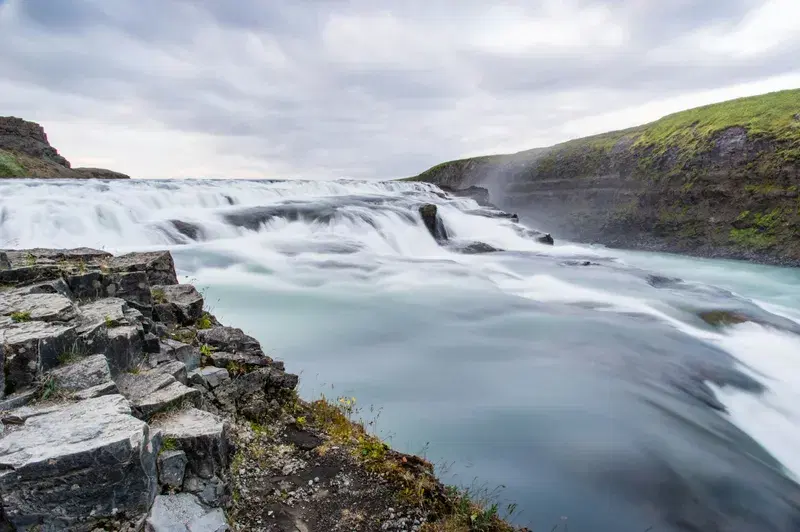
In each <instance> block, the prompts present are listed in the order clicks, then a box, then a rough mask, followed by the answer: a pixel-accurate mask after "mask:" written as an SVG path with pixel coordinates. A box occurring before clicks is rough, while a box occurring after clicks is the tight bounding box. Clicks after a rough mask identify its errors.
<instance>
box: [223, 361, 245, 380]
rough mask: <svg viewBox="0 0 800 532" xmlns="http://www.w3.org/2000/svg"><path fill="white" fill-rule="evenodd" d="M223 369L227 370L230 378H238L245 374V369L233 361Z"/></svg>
mask: <svg viewBox="0 0 800 532" xmlns="http://www.w3.org/2000/svg"><path fill="white" fill-rule="evenodd" d="M225 369H227V370H228V373H230V375H231V377H238V376H239V375H244V374H245V373H247V368H246V367H245V366H244V365H242V364H239V363H238V362H236V361H233V360H231V361H230V362H228V364H227V365H226V366H225Z"/></svg>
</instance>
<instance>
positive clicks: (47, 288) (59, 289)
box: [17, 279, 74, 301]
mask: <svg viewBox="0 0 800 532" xmlns="http://www.w3.org/2000/svg"><path fill="white" fill-rule="evenodd" d="M17 290H18V291H19V293H20V294H61V295H62V296H64V297H66V298H68V299H69V300H70V301H73V300H74V297H73V295H72V291H71V290H70V289H69V285H68V284H67V282H66V281H65V280H64V279H52V280H50V281H43V282H41V283H36V284H32V285H28V286H24V287H22V288H18V289H17Z"/></svg>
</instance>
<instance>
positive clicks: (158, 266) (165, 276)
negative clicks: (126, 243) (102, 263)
mask: <svg viewBox="0 0 800 532" xmlns="http://www.w3.org/2000/svg"><path fill="white" fill-rule="evenodd" d="M108 267H109V268H110V269H111V270H112V271H115V272H145V273H146V274H147V279H148V281H149V283H150V285H151V286H154V285H173V284H178V278H177V276H176V275H175V263H174V262H173V260H172V255H171V254H170V253H169V251H148V252H142V253H128V254H126V255H120V256H118V257H114V258H112V259H111V260H110V261H109V263H108Z"/></svg>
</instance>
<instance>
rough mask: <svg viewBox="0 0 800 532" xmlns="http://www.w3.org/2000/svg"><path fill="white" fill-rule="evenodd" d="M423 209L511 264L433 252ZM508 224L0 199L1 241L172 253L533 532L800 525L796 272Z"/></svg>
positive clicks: (346, 189)
mask: <svg viewBox="0 0 800 532" xmlns="http://www.w3.org/2000/svg"><path fill="white" fill-rule="evenodd" d="M424 203H433V204H436V205H437V207H438V211H439V215H440V217H441V219H442V221H443V223H444V224H445V226H446V229H447V232H448V234H449V236H450V237H451V239H452V240H453V242H456V243H457V242H476V241H477V242H481V243H484V244H487V245H489V246H491V247H493V248H496V249H499V250H501V251H499V252H495V253H485V254H475V255H467V254H462V253H458V252H457V250H456V248H455V247H451V246H448V245H442V244H441V243H437V242H436V241H435V240H434V239H433V238H432V237H431V235H430V234H429V233H428V232H427V230H426V229H425V226H424V224H423V223H422V220H421V218H420V216H419V213H418V207H419V206H420V205H422V204H424ZM499 214H500V213H497V212H495V211H493V210H492V209H488V210H487V209H486V208H485V207H482V206H480V205H478V204H477V203H476V202H475V201H474V200H472V199H469V198H459V197H453V196H451V195H448V194H445V193H443V192H442V191H441V190H439V189H438V188H437V187H435V186H433V185H429V184H425V183H404V182H370V181H349V180H340V181H233V180H230V181H227V180H219V181H188V180H187V181H137V180H131V181H117V182H103V181H83V182H77V181H57V180H6V181H0V247H2V248H28V247H80V246H88V247H95V248H102V249H106V250H109V251H113V252H124V251H128V250H140V249H153V248H169V249H171V250H172V251H173V254H174V256H175V259H176V265H177V267H178V269H179V272H180V273H181V274H182V275H183V276H184V278H192V280H193V282H195V283H198V284H200V285H204V286H206V287H207V289H208V291H209V294H210V295H212V296H214V297H213V298H212V299H213V300H214V301H215V304H216V305H217V310H216V312H217V313H218V314H220V315H221V317H223V318H225V319H226V321H230V322H236V323H248V324H249V326H250V328H251V330H249V331H248V332H250V333H251V334H254V335H255V336H257V337H258V338H259V340H261V341H262V343H264V344H265V345H266V346H270V345H274V346H275V347H276V348H278V349H280V350H281V352H280V353H279V356H281V357H283V358H285V359H286V360H287V364H289V365H298V366H300V367H299V368H298V369H304V367H305V366H308V367H307V368H305V369H307V370H309V371H318V372H320V373H322V375H321V377H320V380H324V381H325V382H328V383H331V382H336V384H337V385H338V386H340V388H341V389H346V390H352V391H353V392H354V393H358V394H359V395H362V396H364V397H366V398H367V399H368V400H371V401H374V402H375V403H376V404H381V405H385V406H386V408H387V413H386V418H385V419H384V422H385V423H389V424H390V425H391V427H390V428H391V430H392V432H394V433H401V434H402V438H405V439H402V440H400V441H399V442H395V443H399V444H400V446H401V447H402V446H403V442H404V441H409V442H411V441H414V442H418V441H428V440H423V439H430V441H432V447H431V449H432V450H433V451H435V452H438V453H440V454H441V456H442V457H443V458H445V459H452V460H455V461H459V460H464V461H466V460H469V461H471V462H472V463H474V464H475V465H476V467H477V471H478V472H479V473H480V475H479V476H480V477H481V479H485V480H486V481H487V482H489V483H491V482H494V481H497V482H498V483H505V484H506V485H508V486H509V490H510V493H508V496H509V498H512V499H515V500H516V502H517V503H518V504H519V505H520V506H521V507H523V508H525V509H526V515H524V516H523V518H520V519H521V520H522V522H523V523H527V522H528V520H530V521H531V522H532V523H533V524H534V525H535V526H536V527H546V526H549V525H551V524H552V520H553V519H556V518H557V517H554V514H553V512H555V513H556V514H557V515H568V516H569V518H570V520H571V521H570V523H571V524H570V530H610V529H613V530H623V531H627V530H631V531H634V530H636V531H641V530H644V529H645V528H646V527H647V526H654V528H653V530H725V531H728V530H730V531H737V532H738V531H742V532H744V531H751V530H752V531H755V530H764V531H770V530H775V531H781V532H782V531H790V530H800V509H798V502H797V501H800V488H798V486H797V484H796V483H795V481H794V479H796V478H800V460H799V459H798V454H797V452H796V449H797V448H798V446H799V445H800V391H799V390H800V377H798V375H800V373H798V372H797V371H796V367H797V364H798V361H800V335H799V334H800V274H798V272H797V271H795V270H790V269H780V268H770V267H762V266H755V265H748V264H743V263H734V262H720V261H709V260H698V259H691V258H682V257H675V256H665V255H658V254H649V253H633V252H624V251H618V250H609V249H606V248H602V247H596V246H587V245H581V244H576V243H564V242H558V240H557V241H556V245H555V246H547V245H544V244H542V243H540V242H538V241H536V239H535V238H530V237H527V236H525V230H526V229H529V228H526V227H525V225H524V223H523V224H520V223H517V222H516V221H514V220H512V219H509V218H507V217H501V216H500V215H499ZM523 222H524V220H523ZM537 229H545V230H546V229H547V228H537ZM708 311H726V312H733V313H736V314H737V315H744V316H747V317H748V319H749V321H748V322H746V323H740V324H735V325H730V326H725V327H716V326H713V325H709V324H708V323H706V322H705V321H704V320H702V319H701V318H700V317H699V316H700V315H701V314H702V313H703V312H708ZM305 380H306V381H310V382H306V384H304V386H306V387H307V388H306V389H305V391H306V392H307V393H314V392H315V390H313V388H314V386H316V384H315V383H314V380H313V379H305ZM465 390H468V391H469V393H468V392H466V391H465ZM452 398H458V400H453V399H452ZM431 416H432V417H431ZM409 445H410V446H411V448H410V449H409V450H411V451H416V450H417V449H416V448H413V443H409ZM456 469H459V468H458V466H457V468H456ZM465 471H467V469H465V468H463V467H462V468H461V469H459V471H458V473H459V474H461V476H462V477H463V476H465V474H466V475H468V474H470V473H465ZM581 525H582V526H581ZM691 526H694V527H695V528H691ZM704 526H705V527H706V528H703V527H704ZM612 527H613V528H612ZM659 527H660V528H659ZM548 529H549V528H548Z"/></svg>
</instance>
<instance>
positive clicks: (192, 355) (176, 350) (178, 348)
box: [151, 338, 200, 371]
mask: <svg viewBox="0 0 800 532" xmlns="http://www.w3.org/2000/svg"><path fill="white" fill-rule="evenodd" d="M151 358H155V357H151ZM171 360H177V361H179V362H183V363H184V364H185V365H186V370H187V371H192V370H194V369H197V368H198V367H200V350H199V349H197V348H196V347H194V346H192V345H189V344H184V343H183V342H179V341H177V340H172V339H171V338H166V339H164V340H162V341H161V348H160V352H159V356H158V361H162V362H163V361H171Z"/></svg>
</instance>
